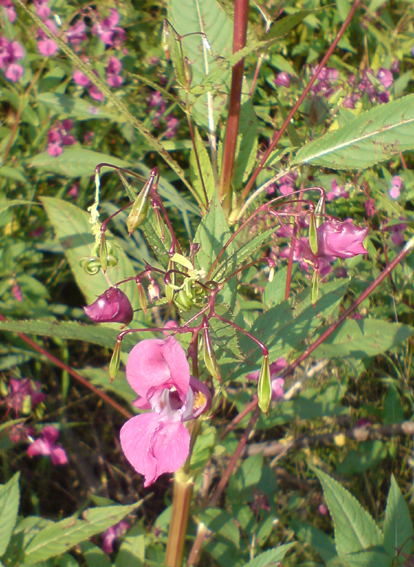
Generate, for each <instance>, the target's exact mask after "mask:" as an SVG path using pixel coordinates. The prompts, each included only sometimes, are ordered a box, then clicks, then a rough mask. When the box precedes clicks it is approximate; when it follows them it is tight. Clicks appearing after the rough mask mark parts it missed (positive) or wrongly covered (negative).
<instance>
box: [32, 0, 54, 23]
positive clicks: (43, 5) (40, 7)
mask: <svg viewBox="0 0 414 567" xmlns="http://www.w3.org/2000/svg"><path fill="white" fill-rule="evenodd" d="M33 4H34V7H35V10H36V14H37V15H38V16H39V18H42V20H45V19H46V18H48V17H49V16H50V11H51V10H50V8H49V6H48V4H49V0H34V2H33Z"/></svg>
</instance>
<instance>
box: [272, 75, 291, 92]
mask: <svg viewBox="0 0 414 567" xmlns="http://www.w3.org/2000/svg"><path fill="white" fill-rule="evenodd" d="M274 82H275V84H276V85H277V86H278V87H285V88H287V89H288V88H289V87H290V77H289V75H288V73H286V72H285V71H282V72H281V73H279V74H278V75H276V78H275V80H274Z"/></svg>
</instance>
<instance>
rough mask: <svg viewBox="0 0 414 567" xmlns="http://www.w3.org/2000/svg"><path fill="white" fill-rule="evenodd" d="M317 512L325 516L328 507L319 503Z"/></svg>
mask: <svg viewBox="0 0 414 567" xmlns="http://www.w3.org/2000/svg"><path fill="white" fill-rule="evenodd" d="M318 512H319V514H320V515H321V516H327V515H328V508H327V507H326V506H325V504H319V506H318Z"/></svg>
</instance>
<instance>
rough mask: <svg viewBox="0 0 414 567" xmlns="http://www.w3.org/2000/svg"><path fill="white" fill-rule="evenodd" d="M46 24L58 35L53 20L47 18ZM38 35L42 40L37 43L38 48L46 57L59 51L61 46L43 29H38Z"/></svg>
mask: <svg viewBox="0 0 414 567" xmlns="http://www.w3.org/2000/svg"><path fill="white" fill-rule="evenodd" d="M45 26H47V27H48V28H49V29H50V31H51V32H52V33H54V34H55V35H57V29H56V26H55V23H54V21H53V20H46V21H45ZM36 37H37V39H39V40H40V41H39V43H38V44H37V48H38V50H39V53H40V54H41V55H44V56H45V57H51V56H52V55H55V54H56V53H57V52H58V49H59V46H58V44H57V43H56V41H53V39H49V38H48V37H47V35H46V34H45V32H44V31H43V30H41V29H39V30H37V34H36Z"/></svg>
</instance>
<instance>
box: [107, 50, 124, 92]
mask: <svg viewBox="0 0 414 567" xmlns="http://www.w3.org/2000/svg"><path fill="white" fill-rule="evenodd" d="M105 70H106V82H107V83H108V85H110V86H111V87H114V88H117V87H120V86H121V85H122V83H123V82H124V80H123V78H122V77H121V76H120V74H119V73H120V71H121V70H122V63H121V61H120V60H119V59H117V58H116V57H111V58H110V59H109V64H108V66H107V67H106V69H105Z"/></svg>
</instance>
